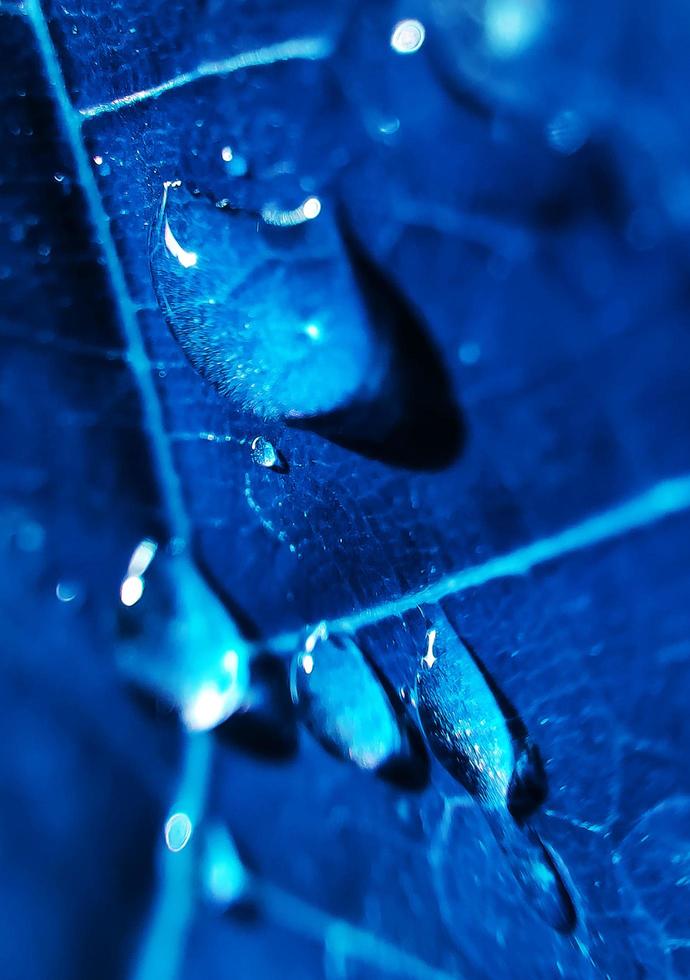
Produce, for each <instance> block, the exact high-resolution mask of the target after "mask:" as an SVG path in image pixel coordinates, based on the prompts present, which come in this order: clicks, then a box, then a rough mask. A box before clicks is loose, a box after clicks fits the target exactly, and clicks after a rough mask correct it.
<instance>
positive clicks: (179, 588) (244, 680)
mask: <svg viewBox="0 0 690 980" xmlns="http://www.w3.org/2000/svg"><path fill="white" fill-rule="evenodd" d="M147 544H148V545H149V546H150V545H151V544H152V542H146V541H145V542H142V543H141V544H140V545H138V546H137V548H136V549H135V551H134V553H133V555H132V558H131V560H130V565H129V568H128V573H127V575H126V576H125V579H124V580H123V583H122V586H121V592H120V596H121V599H122V606H121V607H120V608H121V632H122V640H121V642H120V657H119V663H120V667H121V669H122V671H123V672H124V673H125V674H126V676H128V677H129V678H130V679H131V680H132V681H133V682H134V683H135V684H137V685H138V686H140V687H143V688H145V689H146V690H148V691H151V692H152V693H153V694H154V695H156V696H157V697H162V698H164V699H166V700H167V701H169V702H171V703H172V704H173V705H174V706H175V707H176V708H177V709H178V710H179V712H180V715H181V718H182V721H183V722H184V724H185V726H186V727H187V729H188V730H190V731H204V730H207V729H211V728H215V727H216V726H217V725H220V724H222V722H224V721H225V720H226V719H227V718H229V717H230V715H232V714H233V713H234V712H235V711H236V710H237V709H238V708H239V707H240V706H241V705H243V704H244V703H245V701H246V699H247V696H248V687H249V660H250V651H249V648H248V647H247V644H246V642H245V641H244V639H243V638H242V636H241V635H240V633H239V630H238V628H237V626H236V624H235V622H234V621H233V619H232V618H231V617H230V615H229V614H228V612H227V610H226V609H225V607H224V606H223V604H222V603H221V602H220V600H219V599H218V598H217V597H216V596H215V595H214V593H213V592H212V590H211V589H210V588H209V586H208V585H207V583H206V582H205V581H204V579H203V578H202V576H201V575H200V574H199V572H198V570H197V569H196V568H195V566H194V564H193V563H192V561H191V560H190V559H189V558H188V557H187V555H186V554H185V553H182V554H179V555H170V554H169V553H166V554H165V555H164V556H163V557H161V558H157V559H156V561H155V562H154V563H153V564H150V565H146V560H147V557H148V558H149V561H150V551H149V552H147ZM145 565H146V567H144V566H145ZM144 575H146V588H144ZM132 600H135V601H132Z"/></svg>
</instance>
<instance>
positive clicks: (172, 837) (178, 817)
mask: <svg viewBox="0 0 690 980" xmlns="http://www.w3.org/2000/svg"><path fill="white" fill-rule="evenodd" d="M191 836H192V821H191V820H190V819H189V817H188V816H187V814H186V813H173V814H172V816H171V817H170V818H169V819H168V821H167V823H166V825H165V844H166V846H167V848H168V850H169V851H173V853H177V851H181V850H182V849H183V848H184V847H186V846H187V844H188V843H189V838H190V837H191Z"/></svg>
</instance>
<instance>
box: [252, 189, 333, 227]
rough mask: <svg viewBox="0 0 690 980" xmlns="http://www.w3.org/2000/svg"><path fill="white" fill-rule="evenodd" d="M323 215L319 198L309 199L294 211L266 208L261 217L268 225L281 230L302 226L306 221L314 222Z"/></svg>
mask: <svg viewBox="0 0 690 980" xmlns="http://www.w3.org/2000/svg"><path fill="white" fill-rule="evenodd" d="M320 214H321V201H320V200H319V199H318V197H308V198H307V199H306V201H303V202H302V204H300V206H299V207H298V208H293V209H292V211H281V210H280V209H279V208H273V207H266V208H264V209H263V210H262V212H261V217H262V218H263V219H264V221H265V222H266V224H267V225H276V226H277V227H279V228H289V227H291V226H293V225H301V224H302V223H303V222H304V221H313V219H314V218H318V216H319V215H320Z"/></svg>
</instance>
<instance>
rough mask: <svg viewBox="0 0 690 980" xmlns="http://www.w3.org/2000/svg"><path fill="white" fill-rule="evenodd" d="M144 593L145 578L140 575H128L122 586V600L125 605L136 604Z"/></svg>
mask: <svg viewBox="0 0 690 980" xmlns="http://www.w3.org/2000/svg"><path fill="white" fill-rule="evenodd" d="M143 594H144V580H143V579H142V578H139V576H138V575H128V576H127V578H126V579H125V580H124V582H123V583H122V585H121V586H120V601H121V602H122V605H123V606H135V605H136V604H137V602H139V600H140V599H141V597H142V595H143Z"/></svg>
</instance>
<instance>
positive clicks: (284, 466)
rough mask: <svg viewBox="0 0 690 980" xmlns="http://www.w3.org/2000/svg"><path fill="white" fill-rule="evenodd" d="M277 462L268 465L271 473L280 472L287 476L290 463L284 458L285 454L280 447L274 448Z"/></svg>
mask: <svg viewBox="0 0 690 980" xmlns="http://www.w3.org/2000/svg"><path fill="white" fill-rule="evenodd" d="M276 458H277V462H276V463H274V464H273V466H271V467H269V469H270V470H271V472H272V473H280V474H282V475H283V476H287V474H288V473H289V472H290V464H289V463H288V461H287V460H286V458H285V456H284V455H283V453H282V452H281V450H280V449H276Z"/></svg>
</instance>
